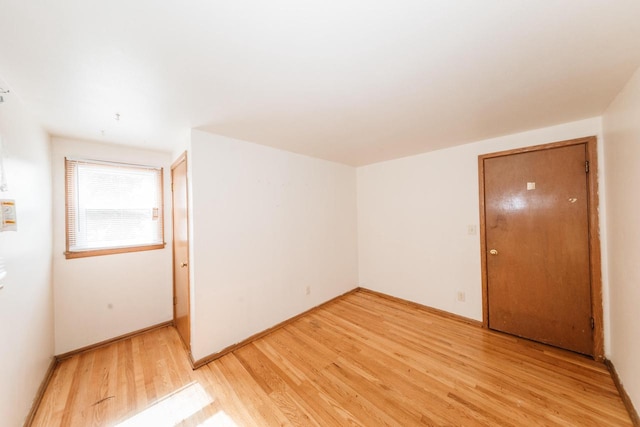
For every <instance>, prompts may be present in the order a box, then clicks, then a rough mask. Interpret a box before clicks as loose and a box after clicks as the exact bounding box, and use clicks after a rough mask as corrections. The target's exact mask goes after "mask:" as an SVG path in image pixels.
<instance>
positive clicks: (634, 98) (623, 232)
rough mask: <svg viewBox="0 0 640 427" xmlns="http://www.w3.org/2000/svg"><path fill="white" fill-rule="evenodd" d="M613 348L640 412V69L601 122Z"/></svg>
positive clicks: (619, 369)
mask: <svg viewBox="0 0 640 427" xmlns="http://www.w3.org/2000/svg"><path fill="white" fill-rule="evenodd" d="M603 131H604V136H605V162H606V167H607V176H606V190H607V213H608V221H607V232H608V237H609V240H608V242H609V284H610V311H611V332H610V335H611V347H610V349H609V352H608V353H609V355H608V356H609V358H610V359H611V361H612V362H613V364H614V365H615V367H616V370H617V371H618V374H619V376H620V379H621V381H622V383H623V384H624V387H625V389H626V391H627V393H628V394H629V396H630V397H631V399H632V401H633V402H634V405H635V407H636V409H640V364H638V360H639V357H640V309H639V307H640V220H639V211H640V191H639V190H638V188H639V187H640V69H638V71H636V73H635V74H634V76H633V77H632V79H631V80H630V81H629V83H627V86H626V87H625V88H624V89H623V90H622V91H621V92H620V94H619V95H618V96H617V98H616V99H615V100H614V101H613V103H612V104H611V105H610V106H609V108H608V109H607V111H606V112H605V114H604V116H603Z"/></svg>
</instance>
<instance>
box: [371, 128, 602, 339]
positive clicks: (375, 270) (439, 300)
mask: <svg viewBox="0 0 640 427" xmlns="http://www.w3.org/2000/svg"><path fill="white" fill-rule="evenodd" d="M461 125H464V124H461ZM600 133H601V121H600V119H599V118H595V119H588V120H583V121H579V122H573V123H567V124H563V125H559V126H554V127H549V128H544V129H538V130H534V131H529V132H524V133H520V134H514V135H508V136H505V137H500V138H495V139H490V140H485V141H480V142H476V143H472V144H467V145H462V146H458V147H454V148H450V149H445V150H439V151H434V152H430V153H425V154H421V155H417V156H411V157H406V158H402V159H398V160H392V161H388V162H382V163H377V164H373V165H369V166H364V167H361V168H359V169H358V239H359V246H358V251H359V270H360V275H359V278H360V285H361V286H363V287H366V288H369V289H373V290H376V291H380V292H383V293H386V294H390V295H394V296H397V297H400V298H405V299H408V300H411V301H415V302H418V303H420V304H424V305H427V306H430V307H435V308H438V309H441V310H445V311H448V312H451V313H455V314H458V315H461V316H464V317H468V318H471V319H476V320H482V280H481V269H480V236H479V195H478V191H479V190H478V155H480V154H485V153H491V152H496V151H501V150H507V149H512V148H516V147H524V146H531V145H537V144H544V143H550V142H555V141H561V140H566V139H572V138H578V137H583V136H591V135H597V136H600ZM600 139H601V138H600V137H599V138H598V140H599V141H600ZM599 145H601V144H599ZM599 165H600V167H601V169H600V178H602V174H603V170H602V166H601V165H602V158H599ZM602 215H604V212H603V211H601V220H602V219H603V218H602ZM469 225H472V226H474V227H475V228H476V230H477V231H476V233H475V234H474V235H469V234H468V226H469ZM602 238H603V239H604V238H605V237H604V236H602ZM603 263H604V264H606V254H605V253H603ZM603 286H604V288H605V289H604V294H605V295H604V296H603V297H604V298H605V300H606V283H605V284H604V285H603ZM458 291H462V292H465V294H466V301H465V302H458V301H457V300H456V293H457V292H458ZM605 307H606V304H605ZM606 316H607V313H606V312H605V330H606V327H607V321H606Z"/></svg>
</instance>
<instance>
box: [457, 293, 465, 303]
mask: <svg viewBox="0 0 640 427" xmlns="http://www.w3.org/2000/svg"><path fill="white" fill-rule="evenodd" d="M456 299H457V300H458V301H459V302H464V301H465V299H466V295H465V293H464V292H462V291H458V293H457V294H456Z"/></svg>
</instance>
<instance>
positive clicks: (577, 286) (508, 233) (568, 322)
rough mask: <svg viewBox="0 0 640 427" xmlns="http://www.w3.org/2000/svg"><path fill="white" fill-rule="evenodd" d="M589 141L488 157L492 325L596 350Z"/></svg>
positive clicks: (486, 192)
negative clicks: (590, 233) (588, 179)
mask: <svg viewBox="0 0 640 427" xmlns="http://www.w3.org/2000/svg"><path fill="white" fill-rule="evenodd" d="M586 160H587V158H586V144H577V145H568V146H562V147H558V148H550V149H541V150H538V151H531V152H523V153H517V154H510V155H504V156H499V157H492V158H486V159H484V198H485V199H484V206H485V239H486V240H485V241H486V250H487V252H488V253H487V254H486V274H487V298H488V321H489V327H490V328H492V329H496V330H499V331H503V332H507V333H510V334H514V335H518V336H521V337H525V338H529V339H533V340H536V341H540V342H544V343H547V344H551V345H555V346H558V347H562V348H565V349H568V350H573V351H576V352H579V353H583V354H589V355H591V354H593V331H592V313H591V307H592V305H591V283H590V265H589V214H588V203H589V200H588V191H587V190H588V187H587V170H586V168H585V166H586Z"/></svg>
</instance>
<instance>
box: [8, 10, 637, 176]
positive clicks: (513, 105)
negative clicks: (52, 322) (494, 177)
mask: <svg viewBox="0 0 640 427" xmlns="http://www.w3.org/2000/svg"><path fill="white" fill-rule="evenodd" d="M638 66H640V1H638V0H544V1H539V0H483V1H478V0H442V1H435V0H430V1H427V0H420V1H418V0H413V1H400V0H395V1H386V0H340V1H336V0H323V1H320V0H310V1H303V0H270V1H261V0H245V1H242V0H228V1H213V0H181V1H179V0H113V1H105V0H58V1H51V0H29V1H25V0H0V77H2V78H3V79H4V80H5V81H7V82H8V84H9V85H10V88H11V89H12V91H13V92H14V94H15V95H16V96H19V97H20V98H21V99H22V100H23V101H24V103H25V104H26V105H27V107H28V108H29V109H30V110H31V111H32V112H33V113H34V114H35V115H36V117H37V118H38V119H39V120H40V121H41V122H42V124H43V125H44V126H45V128H46V129H47V130H48V131H49V132H50V133H52V134H56V135H64V136H71V137H79V138H85V139H91V140H103V141H106V142H115V143H121V144H130V145H139V146H145V147H149V148H160V149H165V150H170V149H172V148H173V147H174V146H175V145H176V142H178V141H181V140H183V139H184V138H185V137H186V135H187V134H188V130H189V128H200V129H204V130H207V131H210V132H214V133H219V134H222V135H227V136H230V137H234V138H239V139H244V140H248V141H253V142H256V143H260V144H265V145H270V146H274V147H279V148H283V149H286V150H290V151H294V152H299V153H303V154H308V155H311V156H316V157H320V158H325V159H329V160H334V161H338V162H342V163H347V164H352V165H362V164H368V163H372V162H377V161H381V160H386V159H391V158H396V157H402V156H406V155H411V154H416V153H420V152H425V151H429V150H434V149H438V148H442V147H447V146H453V145H457V144H462V143H466V142H471V141H476V140H480V139H484V138H489V137H494V136H499V135H504V134H509V133H514V132H518V131H524V130H528V129H533V128H538V127H543V126H549V125H553V124H558V123H563V122H568V121H573V120H578V119H582V118H588V117H594V116H598V115H600V114H602V112H603V111H604V110H605V108H606V107H607V105H608V104H609V103H610V102H611V100H612V99H613V97H615V95H616V94H617V93H618V91H619V90H620V89H621V88H622V87H623V86H624V84H625V83H626V81H627V80H628V79H629V77H630V76H631V74H632V73H633V71H634V70H635V69H636V68H637V67H638ZM5 99H6V97H5ZM116 113H119V114H120V115H121V116H120V117H121V119H120V121H118V122H117V121H116V120H115V119H114V116H115V114H116ZM102 131H104V136H103V135H102V133H101V132H102Z"/></svg>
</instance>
